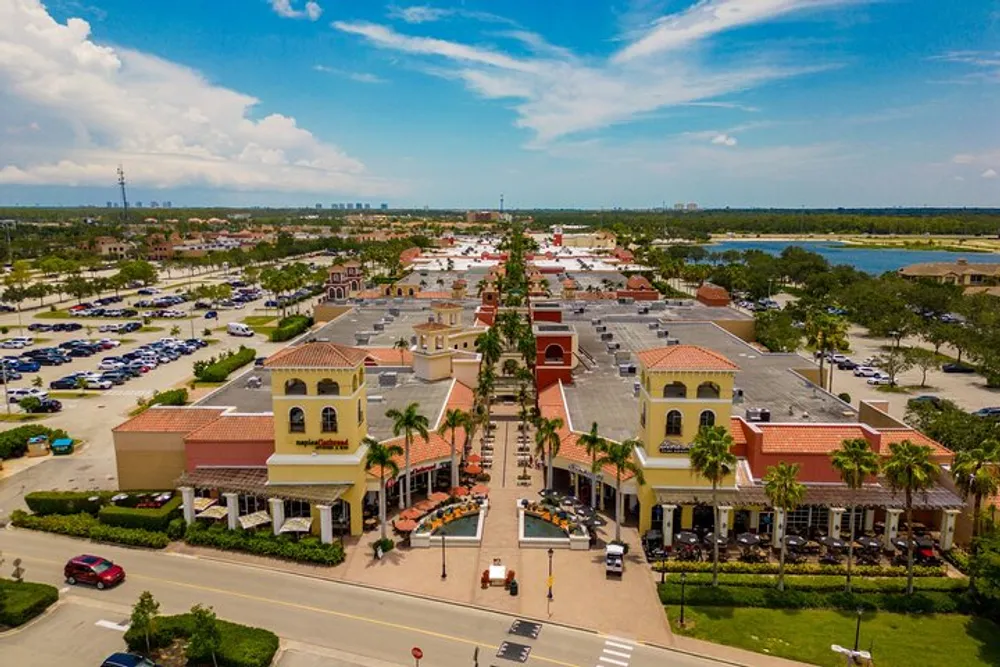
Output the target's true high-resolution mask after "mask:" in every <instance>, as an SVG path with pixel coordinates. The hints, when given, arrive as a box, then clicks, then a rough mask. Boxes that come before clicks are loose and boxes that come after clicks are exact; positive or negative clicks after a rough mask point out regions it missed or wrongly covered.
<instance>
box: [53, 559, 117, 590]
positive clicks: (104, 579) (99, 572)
mask: <svg viewBox="0 0 1000 667" xmlns="http://www.w3.org/2000/svg"><path fill="white" fill-rule="evenodd" d="M64 574H65V576H66V583H68V584H70V585H71V586H72V585H73V584H76V583H81V584H93V585H94V586H97V588H99V589H101V590H103V589H105V588H107V587H108V586H114V585H116V584H120V583H121V582H123V581H125V570H123V569H122V568H121V566H119V565H115V564H114V563H112V562H111V561H109V560H107V559H106V558H101V557H100V556H77V557H76V558H71V559H70V561H69V562H68V563H66V568H65V570H64Z"/></svg>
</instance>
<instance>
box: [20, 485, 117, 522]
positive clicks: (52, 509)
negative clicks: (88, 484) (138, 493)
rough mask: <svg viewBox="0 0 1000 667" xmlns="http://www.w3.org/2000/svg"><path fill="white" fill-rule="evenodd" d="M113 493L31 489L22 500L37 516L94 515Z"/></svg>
mask: <svg viewBox="0 0 1000 667" xmlns="http://www.w3.org/2000/svg"><path fill="white" fill-rule="evenodd" d="M113 495H114V493H112V492H109V491H32V492H31V493H29V494H28V495H26V496H25V497H24V502H25V503H26V504H27V505H28V508H29V509H30V510H31V511H32V512H34V513H35V514H37V515H39V516H46V515H49V514H79V513H80V512H86V513H87V514H93V515H95V516H96V515H97V513H98V512H99V511H100V509H101V508H102V507H103V506H104V505H106V504H107V503H108V502H109V501H110V500H111V496H113ZM91 498H94V499H95V500H91Z"/></svg>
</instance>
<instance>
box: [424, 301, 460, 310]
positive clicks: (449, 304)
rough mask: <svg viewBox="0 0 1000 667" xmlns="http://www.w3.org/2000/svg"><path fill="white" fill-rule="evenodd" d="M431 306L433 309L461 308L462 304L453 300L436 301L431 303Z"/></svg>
mask: <svg viewBox="0 0 1000 667" xmlns="http://www.w3.org/2000/svg"><path fill="white" fill-rule="evenodd" d="M431 308H433V309H435V310H462V304H460V303H455V302H454V301H437V302H435V303H432V304H431Z"/></svg>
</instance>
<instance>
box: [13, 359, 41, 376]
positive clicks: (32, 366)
mask: <svg viewBox="0 0 1000 667" xmlns="http://www.w3.org/2000/svg"><path fill="white" fill-rule="evenodd" d="M41 368H42V365H41V364H40V363H38V362H37V361H35V360H34V359H18V360H17V361H16V362H15V363H14V364H13V369H14V370H15V371H17V372H19V373H37V372H38V371H39V370H41Z"/></svg>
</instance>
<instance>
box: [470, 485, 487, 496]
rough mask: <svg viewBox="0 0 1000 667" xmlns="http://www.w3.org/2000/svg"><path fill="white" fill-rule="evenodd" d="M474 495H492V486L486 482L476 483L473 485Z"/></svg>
mask: <svg viewBox="0 0 1000 667" xmlns="http://www.w3.org/2000/svg"><path fill="white" fill-rule="evenodd" d="M472 495H474V496H488V495H490V487H488V486H486V485H485V484H476V485H475V486H474V487H472Z"/></svg>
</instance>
